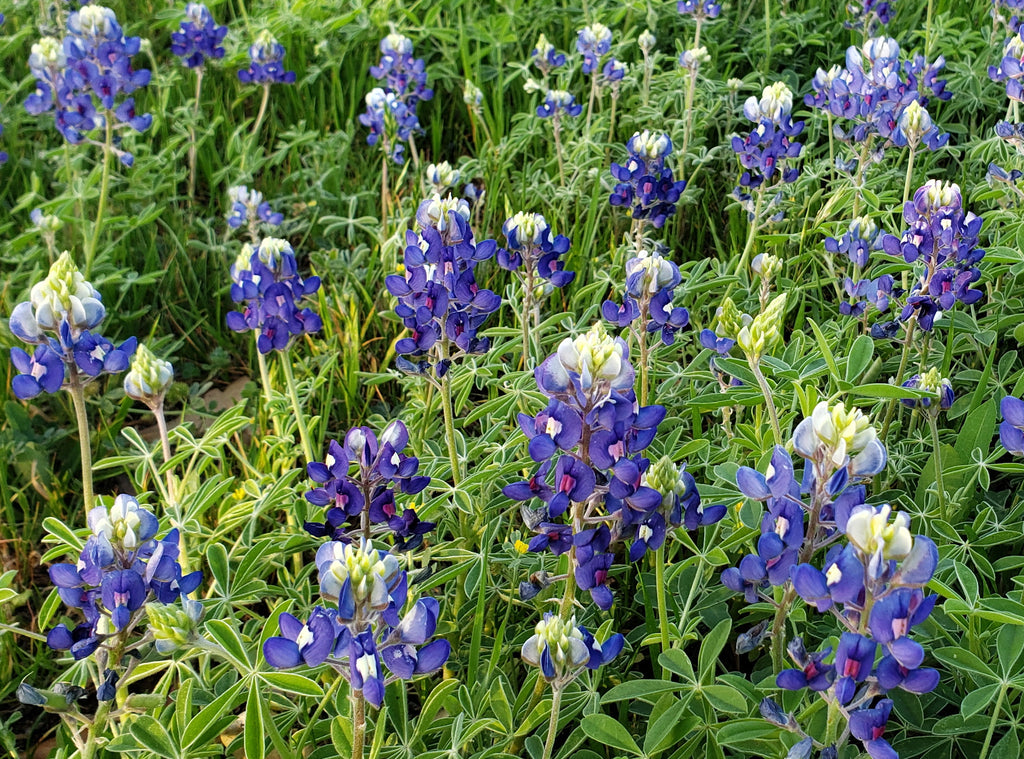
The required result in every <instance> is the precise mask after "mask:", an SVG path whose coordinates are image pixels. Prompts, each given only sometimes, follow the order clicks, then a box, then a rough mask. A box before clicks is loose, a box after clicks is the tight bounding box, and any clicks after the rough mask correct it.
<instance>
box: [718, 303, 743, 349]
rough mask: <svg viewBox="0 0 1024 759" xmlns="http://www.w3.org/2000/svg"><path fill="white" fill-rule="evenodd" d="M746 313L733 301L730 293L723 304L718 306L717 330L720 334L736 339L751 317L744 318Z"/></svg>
mask: <svg viewBox="0 0 1024 759" xmlns="http://www.w3.org/2000/svg"><path fill="white" fill-rule="evenodd" d="M745 316H746V315H745V314H743V313H740V310H739V309H738V308H737V307H736V304H735V303H733V301H732V298H730V297H729V296H728V295H727V296H726V297H725V298H724V299H723V300H722V305H721V306H719V307H718V310H717V311H716V312H715V332H716V333H717V334H718V335H719V336H720V337H724V338H727V339H729V340H735V339H736V338H737V336H738V335H739V333H740V330H741V329H743V327H744V326H746V324H747V322H748V321H749V317H747V318H746V319H745V318H744V317H745Z"/></svg>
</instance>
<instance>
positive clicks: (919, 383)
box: [900, 367, 955, 412]
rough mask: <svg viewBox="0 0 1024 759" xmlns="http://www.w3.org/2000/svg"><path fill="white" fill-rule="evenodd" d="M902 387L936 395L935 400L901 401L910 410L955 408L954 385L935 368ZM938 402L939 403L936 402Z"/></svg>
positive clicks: (915, 377)
mask: <svg viewBox="0 0 1024 759" xmlns="http://www.w3.org/2000/svg"><path fill="white" fill-rule="evenodd" d="M902 387H909V388H911V389H914V390H927V391H929V392H931V393H934V394H935V398H902V399H901V400H900V402H901V403H903V404H904V405H906V406H909V407H910V408H918V407H920V408H923V409H926V410H928V411H933V412H938V411H946V410H947V409H949V408H951V407H952V406H953V401H954V399H955V398H954V395H953V383H952V382H950V381H949V380H948V379H946V378H945V377H943V376H942V375H941V374H940V373H939V370H938V369H936V368H935V367H932V368H930V369H928V371H926V372H924V373H923V374H915V375H914V376H913V377H911V378H910V379H908V380H907V381H906V382H904V383H903V385H902ZM936 401H937V402H936Z"/></svg>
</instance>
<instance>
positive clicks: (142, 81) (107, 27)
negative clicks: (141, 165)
mask: <svg viewBox="0 0 1024 759" xmlns="http://www.w3.org/2000/svg"><path fill="white" fill-rule="evenodd" d="M67 25H68V32H69V34H68V36H67V37H66V38H65V39H64V41H63V42H61V41H60V40H57V39H55V38H53V37H43V38H42V39H41V40H40V41H39V42H38V43H36V44H34V45H33V46H32V53H31V55H30V56H29V68H30V69H31V71H32V74H33V76H34V77H35V78H36V89H35V92H34V93H33V94H32V95H29V97H28V98H27V99H26V100H25V110H27V111H28V112H29V113H31V114H34V115H38V114H40V113H45V112H47V111H50V110H53V111H54V121H55V124H56V126H57V130H58V131H59V132H60V133H61V134H62V135H63V136H64V139H66V140H67V141H68V142H70V143H72V144H78V143H81V142H86V141H88V142H94V141H93V140H92V139H91V138H90V137H89V133H91V132H92V131H94V130H96V129H99V128H103V127H104V126H105V125H106V123H107V120H108V119H109V120H110V121H111V122H112V123H111V129H117V130H120V129H124V128H131V129H133V130H135V131H136V132H144V131H146V130H147V129H148V128H149V126H150V124H151V123H152V121H153V117H152V116H150V115H149V114H139V113H137V112H136V110H135V99H134V98H132V97H124V96H128V95H131V94H132V93H133V92H135V90H137V89H138V88H140V87H144V86H146V85H147V84H149V79H150V72H149V71H148V70H146V69H139V70H135V69H134V68H132V64H131V59H132V57H133V56H134V55H135V54H136V53H138V52H139V47H140V44H141V41H140V39H139V38H138V37H125V36H124V33H123V31H122V30H121V26H120V24H118V22H117V17H116V16H115V15H114V12H113V11H112V10H110V9H109V8H104V7H103V6H100V5H87V6H85V7H84V8H82V9H81V10H79V11H76V12H74V13H72V14H71V15H70V16H69V17H68V22H67ZM95 144H103V143H95ZM105 147H109V149H110V150H112V151H113V153H114V154H115V155H117V156H118V158H119V159H120V161H121V163H122V164H124V165H125V166H131V165H132V163H133V162H134V158H133V156H132V154H131V153H129V152H127V151H125V150H122V149H121V148H120V147H117V146H115V145H111V146H105Z"/></svg>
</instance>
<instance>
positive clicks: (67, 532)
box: [43, 517, 85, 553]
mask: <svg viewBox="0 0 1024 759" xmlns="http://www.w3.org/2000/svg"><path fill="white" fill-rule="evenodd" d="M43 529H44V530H46V531H47V532H48V533H50V534H51V535H53V537H55V538H57V540H58V541H60V542H61V543H64V544H65V545H67V546H68V549H69V551H68V552H69V553H71V552H73V553H81V552H82V547H83V546H84V545H85V544H84V543H82V541H81V539H80V538H79V537H78V536H77V535H75V533H74V532H72V530H71V528H70V527H68V526H67V525H66V524H64V523H63V522H62V521H60V520H59V519H57V518H56V517H46V519H44V520H43Z"/></svg>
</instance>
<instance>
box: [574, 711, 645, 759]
mask: <svg viewBox="0 0 1024 759" xmlns="http://www.w3.org/2000/svg"><path fill="white" fill-rule="evenodd" d="M580 727H582V728H583V732H584V733H586V734H587V736H588V737H590V738H592V739H593V740H595V741H597V742H598V743H602V744H604V745H605V746H611V747H612V748H617V749H619V750H620V751H628V752H630V753H631V754H636V755H637V756H641V755H642V753H643V752H642V751H640V747H639V746H638V745H636V741H635V740H633V736H632V735H630V734H629V731H628V730H627V729H626V728H625V727H623V725H622V723H621V722H619V721H618V720H617V719H614V718H612V717H609V716H608V715H607V714H589V715H587V716H586V717H584V718H583V722H582V723H581V724H580Z"/></svg>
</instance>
